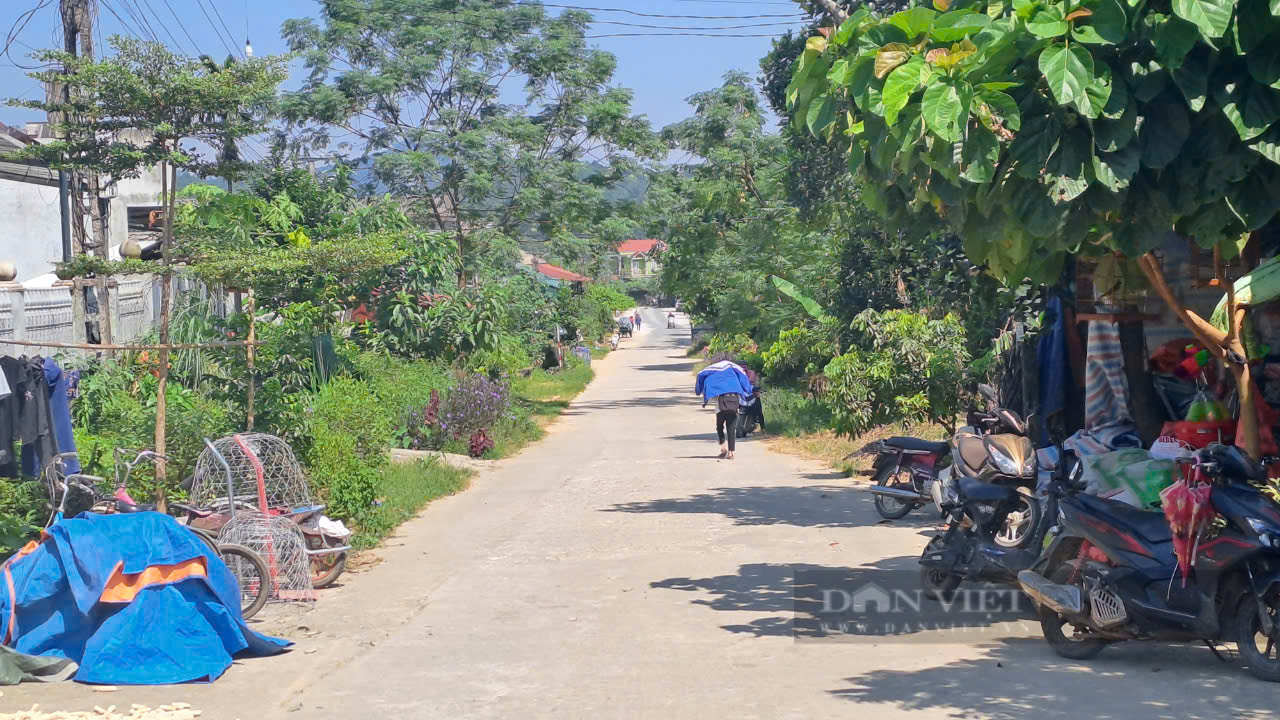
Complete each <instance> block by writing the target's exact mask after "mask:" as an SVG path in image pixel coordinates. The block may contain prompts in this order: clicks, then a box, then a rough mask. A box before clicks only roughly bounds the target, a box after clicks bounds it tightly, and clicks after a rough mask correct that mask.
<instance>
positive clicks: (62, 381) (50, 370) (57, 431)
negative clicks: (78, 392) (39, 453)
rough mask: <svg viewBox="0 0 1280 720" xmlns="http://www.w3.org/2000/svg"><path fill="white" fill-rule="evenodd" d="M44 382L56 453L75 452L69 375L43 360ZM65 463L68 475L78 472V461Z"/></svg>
mask: <svg viewBox="0 0 1280 720" xmlns="http://www.w3.org/2000/svg"><path fill="white" fill-rule="evenodd" d="M44 380H45V382H46V383H48V385H49V420H50V421H51V422H52V423H53V440H54V444H55V445H56V446H57V452H60V453H68V452H75V451H76V436H75V433H74V432H73V431H72V430H71V393H70V390H69V382H70V373H68V372H65V371H64V370H63V369H62V368H61V367H60V366H59V365H58V363H57V362H55V361H54V359H53V358H45V359H44ZM46 462H47V460H46ZM66 462H67V472H68V473H78V472H80V461H79V459H77V458H67V461H66Z"/></svg>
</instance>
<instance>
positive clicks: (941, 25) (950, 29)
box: [929, 11, 991, 42]
mask: <svg viewBox="0 0 1280 720" xmlns="http://www.w3.org/2000/svg"><path fill="white" fill-rule="evenodd" d="M990 24H991V18H989V17H987V16H986V15H979V14H978V13H975V12H964V11H955V12H949V13H945V14H943V15H940V16H938V18H937V19H935V20H934V21H933V30H932V31H931V32H930V33H929V34H930V36H931V37H932V38H933V39H934V40H937V41H938V42H956V41H957V40H962V39H964V38H965V37H968V36H969V35H972V34H973V33H976V32H978V31H979V30H982V29H983V28H986V27H987V26H989V25H990Z"/></svg>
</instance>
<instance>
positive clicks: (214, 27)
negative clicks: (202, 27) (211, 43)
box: [196, 0, 236, 56]
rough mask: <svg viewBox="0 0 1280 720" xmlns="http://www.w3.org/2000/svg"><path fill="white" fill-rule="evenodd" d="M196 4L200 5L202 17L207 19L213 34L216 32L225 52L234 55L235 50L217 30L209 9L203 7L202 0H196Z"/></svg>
mask: <svg viewBox="0 0 1280 720" xmlns="http://www.w3.org/2000/svg"><path fill="white" fill-rule="evenodd" d="M196 4H198V5H199V6H200V12H202V13H204V18H205V19H206V20H208V21H209V27H211V28H213V32H214V34H216V35H217V36H218V39H219V40H220V41H222V46H223V47H224V48H226V50H227V54H229V55H233V56H234V55H235V54H236V51H235V50H232V49H231V45H230V44H228V43H227V39H226V38H224V37H223V36H222V31H221V30H219V29H218V26H217V24H216V23H214V22H213V16H211V15H210V14H209V11H208V10H206V9H205V7H204V0H196Z"/></svg>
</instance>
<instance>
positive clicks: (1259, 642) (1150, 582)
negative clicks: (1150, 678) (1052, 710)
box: [1018, 445, 1280, 682]
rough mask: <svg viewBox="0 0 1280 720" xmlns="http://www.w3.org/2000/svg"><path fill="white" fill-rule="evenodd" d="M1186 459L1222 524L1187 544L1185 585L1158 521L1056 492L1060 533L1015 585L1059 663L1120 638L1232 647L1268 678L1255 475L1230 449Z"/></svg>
mask: <svg viewBox="0 0 1280 720" xmlns="http://www.w3.org/2000/svg"><path fill="white" fill-rule="evenodd" d="M1192 462H1193V463H1194V469H1193V473H1195V474H1196V475H1197V476H1198V477H1199V478H1203V479H1206V480H1209V481H1210V482H1212V487H1211V490H1210V495H1209V499H1210V502H1211V503H1212V506H1213V510H1215V511H1216V512H1217V513H1218V514H1220V515H1221V516H1222V517H1223V518H1224V519H1225V520H1226V526H1225V527H1224V528H1222V529H1221V531H1220V532H1219V533H1218V534H1217V536H1216V537H1214V538H1212V539H1210V540H1207V541H1202V542H1199V543H1198V544H1197V545H1196V546H1195V557H1194V560H1193V562H1192V563H1191V564H1192V573H1191V576H1190V579H1189V581H1188V582H1186V583H1185V586H1184V583H1182V582H1180V580H1179V577H1180V573H1179V568H1178V563H1177V559H1176V556H1175V555H1174V549H1173V535H1172V532H1171V530H1170V528H1169V524H1168V522H1167V520H1166V518H1165V517H1164V515H1163V513H1160V512H1151V511H1145V510H1141V509H1138V508H1134V507H1131V506H1129V505H1126V504H1123V503H1120V502H1116V501H1112V500H1106V499H1103V498H1098V497H1094V496H1090V495H1085V494H1079V493H1077V494H1072V493H1070V492H1063V491H1062V489H1061V488H1055V489H1054V490H1053V491H1052V494H1055V495H1057V496H1058V509H1057V524H1058V526H1059V528H1060V531H1059V532H1057V533H1055V534H1054V536H1053V539H1052V541H1051V543H1050V545H1049V547H1048V548H1047V549H1046V551H1045V554H1044V556H1043V557H1042V558H1041V560H1040V561H1039V562H1037V563H1036V565H1035V566H1034V567H1033V568H1031V569H1028V570H1024V571H1022V572H1020V573H1019V574H1018V582H1019V584H1020V585H1021V586H1022V588H1023V590H1024V591H1026V593H1027V594H1028V595H1030V596H1031V597H1032V598H1033V599H1034V600H1035V601H1036V603H1037V604H1038V605H1039V608H1040V610H1039V612H1040V625H1041V630H1042V631H1043V632H1044V637H1045V640H1046V641H1047V642H1048V643H1049V646H1050V647H1052V648H1053V650H1054V652H1056V653H1058V654H1059V655H1061V656H1063V657H1066V658H1071V659H1073V660H1083V659H1087V658H1090V657H1093V656H1094V655H1097V654H1098V653H1099V652H1101V651H1102V649H1103V648H1104V647H1106V646H1107V645H1108V644H1110V643H1112V642H1117V641H1121V640H1165V641H1188V640H1192V641H1195V640H1199V641H1203V642H1206V643H1218V642H1224V641H1232V640H1234V641H1235V642H1236V644H1237V646H1238V648H1239V651H1240V655H1241V656H1242V657H1243V658H1244V660H1245V663H1246V664H1247V666H1248V669H1249V672H1250V673H1251V674H1252V675H1253V676H1254V677H1257V678H1259V679H1261V680H1266V681H1268V682H1280V506H1278V505H1277V504H1276V503H1275V502H1274V501H1273V500H1271V498H1269V497H1268V496H1267V495H1266V494H1264V493H1263V491H1262V490H1260V489H1259V488H1258V487H1256V486H1255V485H1253V484H1252V483H1261V482H1263V481H1264V480H1265V479H1266V472H1265V470H1264V469H1263V467H1262V466H1261V465H1259V464H1258V463H1256V462H1254V461H1253V460H1252V459H1250V458H1249V457H1248V456H1246V455H1245V454H1244V453H1242V452H1240V450H1238V449H1236V448H1234V447H1227V446H1223V445H1211V446H1209V447H1208V448H1206V449H1204V450H1201V451H1198V452H1197V453H1196V455H1195V458H1194V460H1192Z"/></svg>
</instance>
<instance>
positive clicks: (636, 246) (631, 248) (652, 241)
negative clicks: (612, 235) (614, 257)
mask: <svg viewBox="0 0 1280 720" xmlns="http://www.w3.org/2000/svg"><path fill="white" fill-rule="evenodd" d="M661 244H662V241H661V240H658V239H656V238H641V239H636V240H623V241H622V244H621V245H619V246H618V252H620V253H632V254H637V255H639V254H644V253H648V252H651V251H652V250H653V249H654V248H655V247H657V246H658V245H661Z"/></svg>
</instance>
